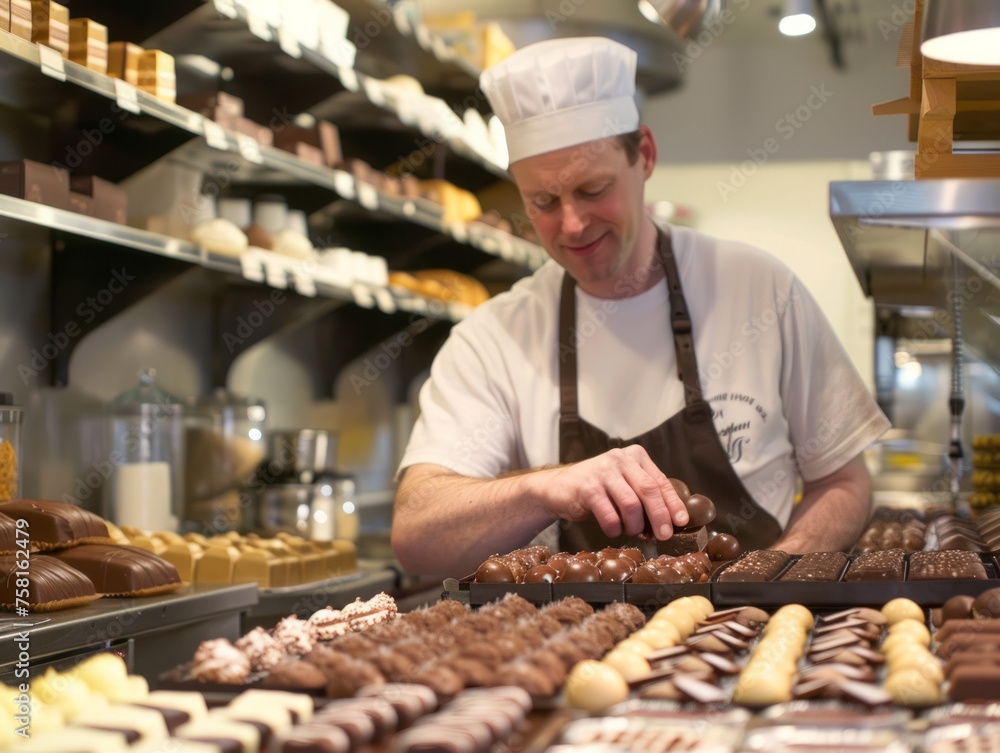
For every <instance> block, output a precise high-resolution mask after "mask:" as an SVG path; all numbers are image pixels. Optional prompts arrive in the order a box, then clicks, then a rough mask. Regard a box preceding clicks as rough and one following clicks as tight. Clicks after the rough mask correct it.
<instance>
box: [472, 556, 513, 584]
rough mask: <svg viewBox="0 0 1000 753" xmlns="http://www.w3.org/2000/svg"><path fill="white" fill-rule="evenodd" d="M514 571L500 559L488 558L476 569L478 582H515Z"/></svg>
mask: <svg viewBox="0 0 1000 753" xmlns="http://www.w3.org/2000/svg"><path fill="white" fill-rule="evenodd" d="M513 582H514V573H512V572H511V570H510V568H509V567H508V566H507V565H506V564H505V563H503V562H501V561H500V560H493V559H490V560H486V562H484V563H483V564H481V565H480V566H479V569H478V570H476V583H513Z"/></svg>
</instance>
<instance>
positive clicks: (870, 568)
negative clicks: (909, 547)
mask: <svg viewBox="0 0 1000 753" xmlns="http://www.w3.org/2000/svg"><path fill="white" fill-rule="evenodd" d="M905 555H906V553H905V552H904V551H903V550H902V549H885V550H882V551H875V552H865V553H864V554H859V555H858V557H857V559H855V560H854V562H852V563H851V566H850V567H849V568H847V575H845V576H844V580H849V581H859V580H865V581H867V580H875V581H897V580H903V558H904V557H905Z"/></svg>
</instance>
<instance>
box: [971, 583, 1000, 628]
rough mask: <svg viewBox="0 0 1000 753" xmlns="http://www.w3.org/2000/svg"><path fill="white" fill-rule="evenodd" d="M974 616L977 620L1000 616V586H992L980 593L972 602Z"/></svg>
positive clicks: (992, 618)
mask: <svg viewBox="0 0 1000 753" xmlns="http://www.w3.org/2000/svg"><path fill="white" fill-rule="evenodd" d="M972 616H973V618H975V619H977V620H994V619H996V618H997V617H1000V588H991V589H990V590H989V591H983V592H982V593H981V594H979V596H977V597H976V598H975V601H973V602H972Z"/></svg>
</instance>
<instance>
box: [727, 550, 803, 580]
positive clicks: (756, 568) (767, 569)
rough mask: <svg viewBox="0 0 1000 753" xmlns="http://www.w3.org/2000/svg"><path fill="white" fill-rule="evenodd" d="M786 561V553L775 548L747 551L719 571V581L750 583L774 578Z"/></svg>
mask: <svg viewBox="0 0 1000 753" xmlns="http://www.w3.org/2000/svg"><path fill="white" fill-rule="evenodd" d="M787 561H788V554H787V553H785V552H782V551H778V550H776V549H758V550H755V551H752V552H747V553H746V554H744V555H743V556H742V557H740V558H739V559H738V560H736V561H735V562H733V563H732V564H731V565H730V566H729V567H727V568H726V569H725V570H723V571H722V572H721V573H719V581H720V582H731V583H750V582H761V581H768V580H771V579H772V578H774V576H776V575H777V574H778V573H779V572H780V571H781V568H782V567H784V566H785V563H786V562H787Z"/></svg>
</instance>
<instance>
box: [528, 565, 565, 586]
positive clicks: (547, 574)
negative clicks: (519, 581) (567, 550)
mask: <svg viewBox="0 0 1000 753" xmlns="http://www.w3.org/2000/svg"><path fill="white" fill-rule="evenodd" d="M558 577H559V571H558V570H556V569H555V568H554V567H549V566H548V565H536V566H535V567H533V568H531V569H530V570H529V571H528V572H526V573H525V574H524V582H525V583H554V582H555V581H556V579H557V578H558Z"/></svg>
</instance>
